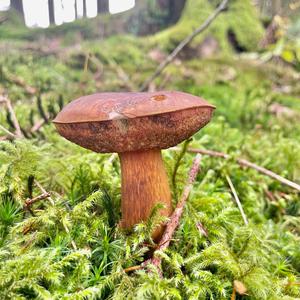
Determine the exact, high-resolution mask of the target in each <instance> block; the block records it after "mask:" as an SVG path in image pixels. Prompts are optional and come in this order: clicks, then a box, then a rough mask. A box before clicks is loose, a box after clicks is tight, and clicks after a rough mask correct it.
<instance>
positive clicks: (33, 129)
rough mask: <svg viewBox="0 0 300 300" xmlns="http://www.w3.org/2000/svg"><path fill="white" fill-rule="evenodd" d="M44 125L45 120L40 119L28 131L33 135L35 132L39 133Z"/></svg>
mask: <svg viewBox="0 0 300 300" xmlns="http://www.w3.org/2000/svg"><path fill="white" fill-rule="evenodd" d="M44 124H45V120H44V119H40V120H38V121H37V122H36V123H35V124H34V125H33V126H32V127H31V129H30V132H31V133H35V132H37V131H39V130H40V129H41V128H42V127H43V125H44Z"/></svg>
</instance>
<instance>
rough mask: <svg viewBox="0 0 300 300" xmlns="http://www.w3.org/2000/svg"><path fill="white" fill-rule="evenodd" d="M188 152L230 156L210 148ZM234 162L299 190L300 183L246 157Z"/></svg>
mask: <svg viewBox="0 0 300 300" xmlns="http://www.w3.org/2000/svg"><path fill="white" fill-rule="evenodd" d="M173 149H176V150H179V148H173ZM187 151H188V152H192V153H200V154H203V155H209V156H213V157H220V158H224V159H229V158H230V157H231V156H230V155H229V154H226V153H223V152H216V151H212V150H205V149H195V148H188V150H187ZM236 162H237V163H238V164H239V165H240V166H242V167H247V168H251V169H254V170H256V171H258V172H259V173H262V174H264V175H266V176H269V177H271V178H273V179H275V180H277V181H279V182H280V183H282V184H284V185H287V186H289V187H290V188H293V189H295V190H297V191H298V192H300V185H299V184H297V183H296V182H293V181H291V180H289V179H286V178H284V177H282V176H280V175H278V174H276V173H274V172H272V171H270V170H268V169H266V168H264V167H261V166H258V165H257V164H255V163H252V162H250V161H248V160H246V159H242V158H237V159H236Z"/></svg>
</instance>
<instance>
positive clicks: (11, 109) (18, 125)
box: [0, 96, 23, 138]
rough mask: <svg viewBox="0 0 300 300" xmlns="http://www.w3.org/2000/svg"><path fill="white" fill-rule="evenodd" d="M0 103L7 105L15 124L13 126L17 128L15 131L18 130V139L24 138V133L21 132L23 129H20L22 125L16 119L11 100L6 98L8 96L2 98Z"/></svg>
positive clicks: (0, 97)
mask: <svg viewBox="0 0 300 300" xmlns="http://www.w3.org/2000/svg"><path fill="white" fill-rule="evenodd" d="M0 102H4V103H5V104H6V107H7V110H8V112H9V114H10V116H11V119H12V122H13V125H14V127H15V130H16V134H15V135H16V137H19V138H20V137H23V133H22V131H21V127H20V124H19V121H18V119H17V117H16V114H15V112H14V110H13V107H12V105H11V102H10V100H9V99H8V98H7V97H6V96H0Z"/></svg>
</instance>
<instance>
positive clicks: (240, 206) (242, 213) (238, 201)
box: [226, 175, 248, 225]
mask: <svg viewBox="0 0 300 300" xmlns="http://www.w3.org/2000/svg"><path fill="white" fill-rule="evenodd" d="M226 180H227V182H228V185H229V187H230V189H231V192H232V194H233V198H234V201H235V202H236V204H237V206H238V208H239V211H240V213H241V215H242V218H243V220H244V223H245V225H248V219H247V216H246V214H245V212H244V210H243V206H242V204H241V201H240V199H239V197H238V195H237V192H236V189H235V187H234V185H233V183H232V181H231V178H230V177H229V176H228V175H226Z"/></svg>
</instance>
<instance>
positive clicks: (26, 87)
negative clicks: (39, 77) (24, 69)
mask: <svg viewBox="0 0 300 300" xmlns="http://www.w3.org/2000/svg"><path fill="white" fill-rule="evenodd" d="M7 78H8V80H10V81H11V82H12V83H15V84H16V85H18V86H20V87H22V88H24V90H25V91H26V92H27V93H28V94H30V95H34V94H35V93H36V92H37V89H36V88H35V87H33V86H30V85H29V84H28V83H26V81H25V80H24V79H23V78H21V77H19V76H17V75H12V74H7Z"/></svg>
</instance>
